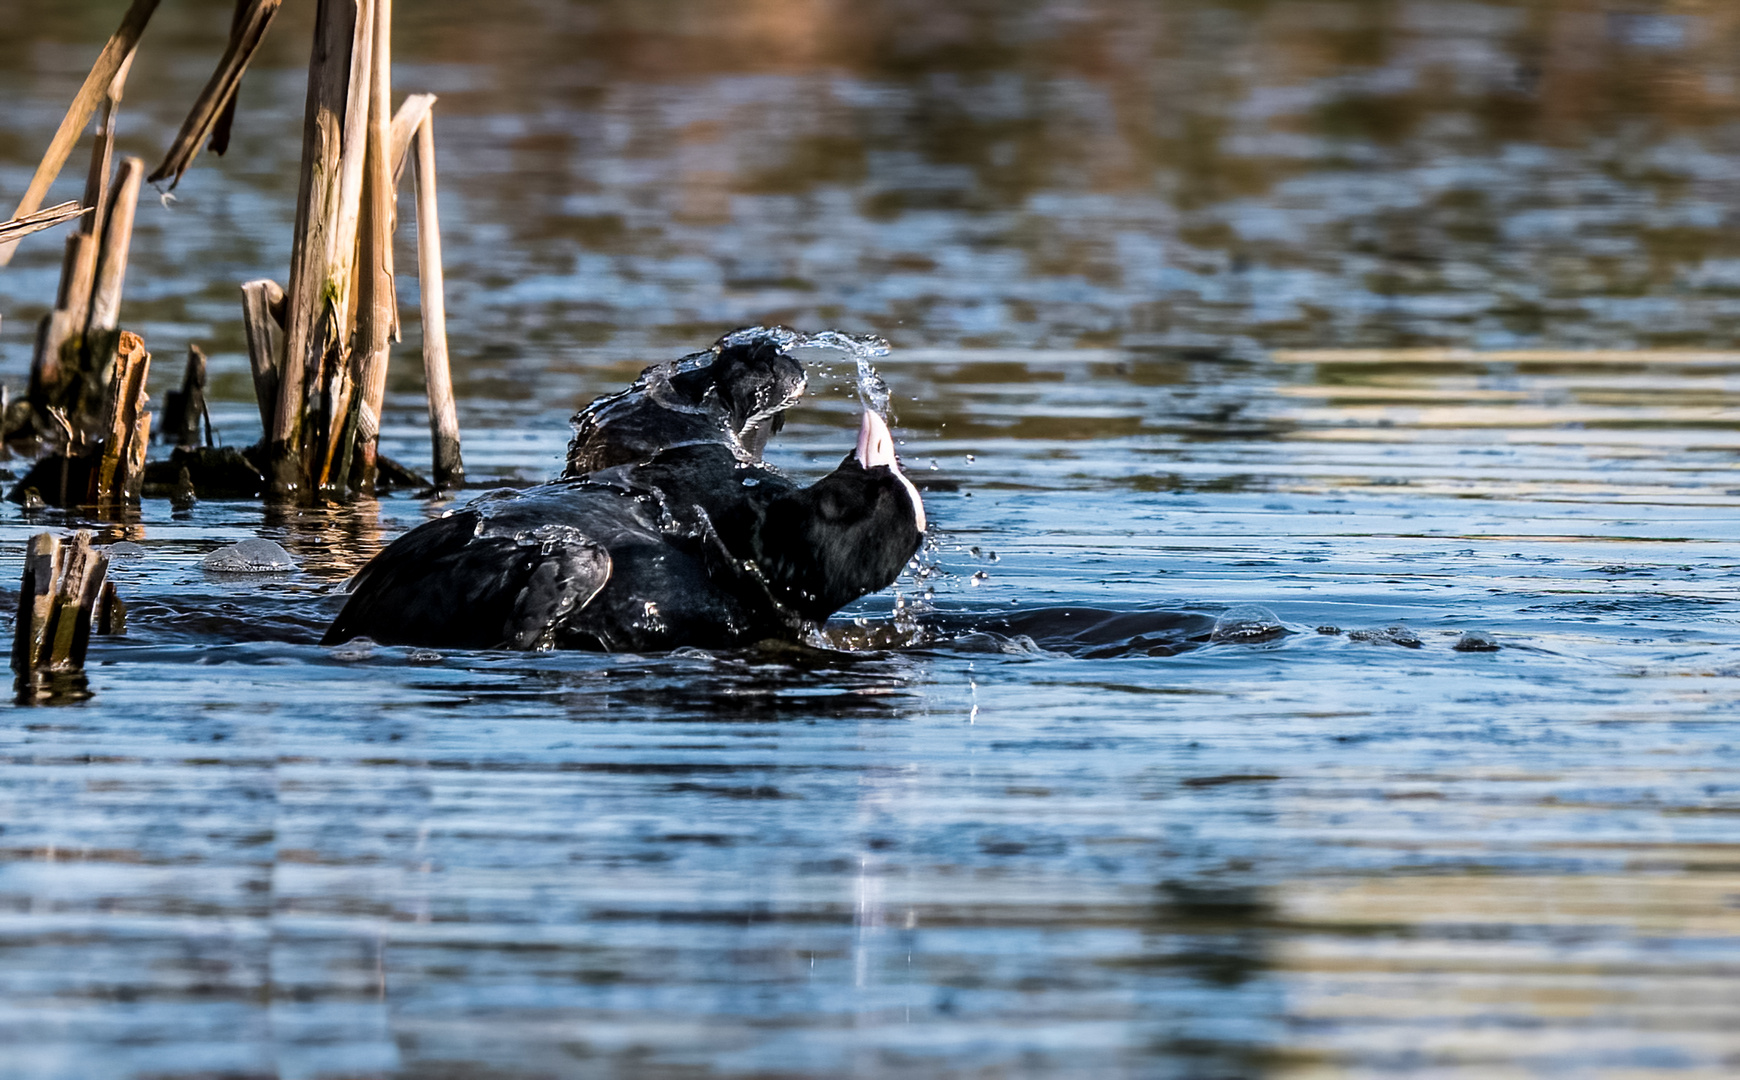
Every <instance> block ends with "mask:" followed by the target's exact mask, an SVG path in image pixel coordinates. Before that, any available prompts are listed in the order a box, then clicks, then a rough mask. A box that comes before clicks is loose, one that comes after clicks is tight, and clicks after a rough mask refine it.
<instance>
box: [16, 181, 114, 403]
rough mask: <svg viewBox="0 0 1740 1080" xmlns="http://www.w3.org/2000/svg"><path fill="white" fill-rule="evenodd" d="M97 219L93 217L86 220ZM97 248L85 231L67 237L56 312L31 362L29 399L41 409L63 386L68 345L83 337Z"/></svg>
mask: <svg viewBox="0 0 1740 1080" xmlns="http://www.w3.org/2000/svg"><path fill="white" fill-rule="evenodd" d="M96 216H97V215H96V214H94V213H93V214H91V215H90V216H89V217H88V218H87V221H88V220H90V219H91V218H95V217H96ZM98 247H99V242H98V240H97V238H96V237H95V236H92V235H90V234H89V233H86V232H83V231H80V232H75V233H73V234H72V235H71V236H69V237H67V238H66V257H65V258H64V259H63V260H62V261H61V267H60V293H59V295H58V296H56V297H55V303H54V310H53V311H51V312H49V313H48V314H47V315H44V316H43V317H42V324H41V326H40V327H39V328H38V330H37V336H36V354H35V356H34V357H33V358H32V359H31V363H30V400H31V401H32V402H33V403H35V404H36V405H37V406H38V407H41V406H42V405H44V404H45V403H46V401H47V398H46V397H44V395H45V394H49V393H51V392H52V388H55V387H58V386H60V385H61V382H62V381H63V379H64V378H65V363H64V360H65V358H64V356H63V355H62V354H63V352H64V351H65V349H66V345H67V342H69V341H72V340H74V339H77V340H80V341H82V340H83V338H84V332H85V321H86V319H87V317H88V316H89V315H90V309H91V285H92V283H93V282H94V281H95V280H96V276H97V249H98Z"/></svg>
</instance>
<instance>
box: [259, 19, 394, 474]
mask: <svg viewBox="0 0 1740 1080" xmlns="http://www.w3.org/2000/svg"><path fill="white" fill-rule="evenodd" d="M363 3H364V4H366V3H367V0H363ZM359 14H366V12H359V9H358V3H357V0H320V4H319V8H318V11H317V13H316V16H315V24H314V26H315V29H314V47H313V49H312V51H311V52H310V55H309V60H308V103H307V108H306V111H305V114H304V118H303V130H302V164H301V180H300V185H299V189H298V193H297V199H296V234H295V238H294V242H293V247H292V250H291V254H290V278H289V282H288V285H287V288H286V294H287V297H288V300H287V310H286V315H285V330H284V333H285V339H284V362H283V364H282V366H281V368H280V369H279V381H278V394H277V398H276V401H275V403H274V406H273V414H272V423H271V425H270V426H269V427H268V429H267V443H268V449H269V455H268V456H269V457H270V458H271V466H272V475H271V476H270V477H268V479H269V480H270V481H271V484H272V490H273V493H274V494H275V495H277V496H279V497H285V496H291V495H296V494H302V493H306V492H307V488H308V486H309V481H310V476H309V459H308V454H309V452H310V450H311V449H313V448H312V447H311V446H310V445H309V444H310V442H311V441H312V440H311V435H312V434H313V433H312V432H311V431H310V425H309V420H310V417H309V406H310V399H311V398H313V397H317V396H318V395H319V393H320V391H321V390H322V389H323V388H322V386H321V371H322V366H323V363H324V361H325V357H326V353H327V351H328V349H329V348H330V347H331V344H332V342H333V341H335V340H336V341H343V340H344V339H345V338H347V337H348V336H349V335H348V327H347V328H345V329H346V331H347V332H346V333H345V334H344V335H343V336H342V337H338V336H335V331H336V330H337V329H338V328H337V327H334V326H333V325H332V321H333V319H334V317H335V314H336V311H337V309H338V306H339V303H340V297H339V295H338V293H339V292H340V290H339V289H338V288H336V287H335V282H336V283H342V282H344V281H346V280H348V277H349V273H348V270H349V261H350V259H351V258H352V257H353V254H354V251H353V247H354V240H355V237H354V232H353V234H352V235H351V236H349V237H346V238H345V242H344V243H343V244H342V245H340V244H339V243H338V242H337V241H338V239H339V237H338V236H336V235H335V234H337V233H338V232H339V231H340V225H341V222H342V221H343V219H344V216H345V215H344V214H343V213H342V210H341V203H342V192H343V190H344V184H343V181H342V178H341V176H340V172H341V169H342V168H343V166H344V164H345V163H344V160H343V154H344V150H345V143H346V138H345V134H346V129H347V128H348V127H349V126H351V125H349V124H347V123H346V120H347V118H349V117H347V114H346V111H345V110H346V104H347V102H348V100H349V98H350V96H351V95H350V88H351V77H350V76H351V68H352V66H353V65H352V60H353V56H352V53H353V52H354V51H355V49H354V48H353V43H354V42H355V40H356V38H357V37H359V36H361V35H363V34H366V33H368V32H369V31H370V30H371V29H372V27H371V25H370V22H369V20H367V19H363V18H359ZM365 51H366V50H365ZM365 62H366V61H365ZM350 116H351V117H354V114H350ZM359 165H360V163H359ZM352 220H353V221H354V218H352Z"/></svg>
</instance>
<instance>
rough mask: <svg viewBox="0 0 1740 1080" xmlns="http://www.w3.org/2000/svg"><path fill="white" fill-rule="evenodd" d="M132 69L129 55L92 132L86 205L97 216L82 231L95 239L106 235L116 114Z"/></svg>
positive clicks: (106, 97)
mask: <svg viewBox="0 0 1740 1080" xmlns="http://www.w3.org/2000/svg"><path fill="white" fill-rule="evenodd" d="M132 67H133V57H132V54H128V56H127V58H126V59H125V60H123V61H121V67H120V70H118V71H116V72H115V77H114V78H112V79H110V80H109V89H108V92H107V93H106V94H104V95H103V115H102V118H101V119H99V120H98V121H97V129H96V130H95V131H94V132H92V133H91V164H90V168H89V169H88V170H87V171H86V172H85V205H86V206H89V207H93V208H95V210H96V213H95V214H93V215H92V216H91V217H88V218H86V219H85V221H84V225H83V231H84V232H87V233H90V234H92V235H93V236H101V235H103V220H102V215H103V214H104V213H105V210H104V207H105V206H106V205H107V204H108V200H109V182H110V173H111V172H113V171H114V164H115V113H116V111H118V110H119V109H120V107H121V95H122V94H123V93H124V92H125V91H126V89H127V72H128V71H130V70H132Z"/></svg>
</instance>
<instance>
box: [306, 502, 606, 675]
mask: <svg viewBox="0 0 1740 1080" xmlns="http://www.w3.org/2000/svg"><path fill="white" fill-rule="evenodd" d="M482 521H483V517H482V515H481V514H480V513H479V512H478V511H475V510H464V511H460V512H458V513H455V514H453V515H452V516H450V517H445V518H441V519H439V520H436V521H431V522H427V523H425V524H423V525H419V526H418V527H417V528H415V529H412V530H411V531H410V532H408V533H406V534H405V535H404V536H401V537H399V538H398V539H397V540H395V541H393V542H392V543H391V544H389V545H388V546H387V547H386V549H385V550H383V551H382V552H381V553H380V554H379V555H376V556H375V557H374V559H373V560H372V561H371V562H370V563H369V564H368V565H367V566H365V567H363V569H362V572H361V573H359V574H358V575H357V578H356V583H355V588H354V589H353V590H352V592H351V596H350V599H349V600H348V601H346V602H345V605H344V610H343V611H341V612H339V615H338V618H337V619H335V620H334V621H333V624H332V626H331V627H330V628H329V629H328V630H327V631H326V636H325V637H324V638H322V639H321V643H322V644H324V645H332V644H336V643H338V642H341V641H349V640H350V639H352V638H356V637H369V638H373V639H374V640H376V641H379V642H381V643H382V644H385V645H425V646H433V647H438V648H470V649H495V648H510V649H532V648H539V647H542V646H546V645H548V644H550V642H551V638H552V637H553V635H554V633H555V631H556V627H557V624H558V623H559V622H560V621H561V620H562V619H563V618H565V617H567V616H568V615H570V614H572V613H573V612H574V611H576V610H578V609H580V608H583V607H585V606H586V604H587V603H588V602H589V601H590V600H591V599H592V598H593V597H594V596H597V595H598V592H599V590H601V589H603V588H604V585H605V583H606V582H607V581H609V580H610V570H611V562H610V554H609V552H607V551H606V550H605V549H604V548H603V547H602V546H601V545H599V544H598V543H596V542H595V541H593V540H592V539H590V538H588V537H587V536H586V535H585V534H584V533H582V532H581V531H580V530H579V529H577V528H574V527H573V526H569V525H540V526H538V527H536V528H534V529H531V530H528V531H526V532H522V533H517V534H512V535H503V534H500V533H496V534H493V535H484V534H483V531H482V530H481V529H480V527H479V526H480V525H481V524H482Z"/></svg>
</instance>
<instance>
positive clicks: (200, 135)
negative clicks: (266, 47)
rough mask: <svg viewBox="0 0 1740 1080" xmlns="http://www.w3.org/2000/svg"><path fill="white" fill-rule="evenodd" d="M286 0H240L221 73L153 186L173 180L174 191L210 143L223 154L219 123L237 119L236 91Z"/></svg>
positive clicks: (216, 73) (192, 114)
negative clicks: (218, 143) (274, 17)
mask: <svg viewBox="0 0 1740 1080" xmlns="http://www.w3.org/2000/svg"><path fill="white" fill-rule="evenodd" d="M283 2H284V0H238V4H237V7H236V15H235V18H234V19H233V20H232V21H231V23H230V41H229V45H228V46H226V47H225V49H224V55H223V58H222V59H221V60H219V61H218V66H217V70H215V71H213V72H212V75H211V79H210V80H209V81H208V82H207V83H206V84H205V88H204V89H202V90H201V91H200V92H199V97H197V98H195V99H194V102H193V108H192V110H190V111H189V112H188V114H187V119H186V120H184V121H182V124H181V131H180V132H178V133H177V134H176V136H175V141H174V142H173V143H171V144H170V146H169V152H168V153H167V154H165V155H164V157H163V163H162V164H161V165H159V166H157V169H156V170H155V171H154V172H152V174H151V175H150V176H148V177H146V180H147V181H149V182H150V183H153V184H155V183H157V182H159V181H161V180H168V181H169V188H170V190H171V191H173V190H174V189H175V185H176V184H179V183H180V182H181V177H182V174H183V173H185V172H187V170H188V169H189V168H190V167H191V166H192V165H193V159H194V158H195V157H196V156H198V154H199V149H200V146H201V145H202V144H204V143H206V142H207V141H208V140H209V141H211V142H212V143H213V149H214V151H215V152H217V153H219V154H221V153H223V150H222V149H220V148H218V147H217V146H216V145H215V144H216V139H215V137H214V136H215V133H216V131H217V128H218V123H219V121H220V120H221V119H223V118H224V117H227V116H233V115H234V112H233V109H234V105H235V100H236V90H237V89H238V88H239V87H240V86H241V85H242V74H243V73H244V72H246V71H247V70H248V62H249V61H250V60H252V59H253V58H254V53H255V52H257V51H258V50H259V48H260V43H261V42H262V41H264V40H265V39H266V31H267V30H269V29H270V28H271V26H272V18H273V16H275V15H277V14H278V8H279V7H280V6H281V5H282V4H283ZM225 142H226V144H227V142H228V128H227V126H226V127H225Z"/></svg>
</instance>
